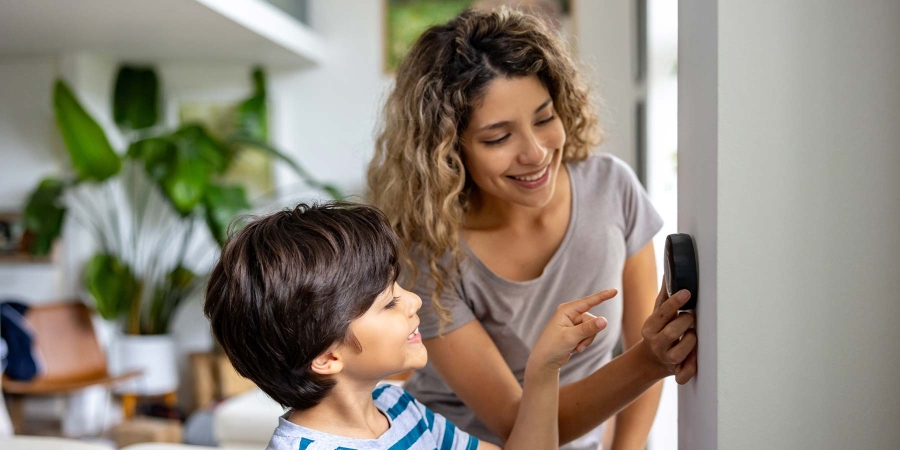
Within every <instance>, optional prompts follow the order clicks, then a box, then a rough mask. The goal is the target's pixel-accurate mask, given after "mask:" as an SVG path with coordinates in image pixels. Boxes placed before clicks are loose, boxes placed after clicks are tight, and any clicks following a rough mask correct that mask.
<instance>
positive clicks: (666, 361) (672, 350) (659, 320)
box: [641, 282, 697, 384]
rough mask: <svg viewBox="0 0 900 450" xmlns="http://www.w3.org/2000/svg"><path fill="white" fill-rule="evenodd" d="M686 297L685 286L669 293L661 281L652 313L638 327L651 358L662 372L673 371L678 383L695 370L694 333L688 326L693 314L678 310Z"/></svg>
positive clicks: (683, 381)
mask: <svg viewBox="0 0 900 450" xmlns="http://www.w3.org/2000/svg"><path fill="white" fill-rule="evenodd" d="M664 283H665V282H664ZM690 298H691V293H690V292H688V291H686V290H681V291H678V292H676V293H675V294H674V295H673V296H672V297H669V295H668V293H667V292H666V287H665V284H663V286H662V287H661V288H660V290H659V295H658V296H657V297H656V307H655V308H654V310H653V314H652V315H651V316H650V317H648V318H647V320H646V321H645V322H644V327H643V329H641V335H642V336H643V338H644V342H643V343H644V344H646V346H647V347H648V349H649V350H650V353H651V354H652V356H650V359H651V360H652V362H653V363H654V364H656V365H657V366H659V367H661V368H662V369H663V371H664V374H665V376H668V375H673V374H674V375H675V381H677V382H678V384H684V383H687V382H688V380H690V379H691V378H693V377H694V375H696V374H697V333H696V332H695V331H694V329H693V328H692V326H693V325H694V315H693V314H692V313H689V312H682V313H679V312H678V309H679V308H681V307H682V306H684V304H685V303H687V301H688V300H689V299H690Z"/></svg>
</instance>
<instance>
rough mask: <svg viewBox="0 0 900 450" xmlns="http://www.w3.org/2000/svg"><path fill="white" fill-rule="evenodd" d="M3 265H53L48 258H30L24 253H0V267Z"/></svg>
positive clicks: (51, 260) (51, 259)
mask: <svg viewBox="0 0 900 450" xmlns="http://www.w3.org/2000/svg"><path fill="white" fill-rule="evenodd" d="M4 264H14V265H22V264H53V258H51V257H50V256H31V255H29V254H25V253H12V254H10V253H0V265H4Z"/></svg>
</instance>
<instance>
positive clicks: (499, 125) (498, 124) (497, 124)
mask: <svg viewBox="0 0 900 450" xmlns="http://www.w3.org/2000/svg"><path fill="white" fill-rule="evenodd" d="M551 102H553V99H552V98H548V99H547V101H545V102H544V103H541V106H538V107H537V109H535V110H534V113H535V114H537V113H539V112H541V110H542V109H544V108H546V107H547V106H549V105H550V103H551ZM507 125H509V121H508V120H504V121H502V122H495V123H492V124H490V125H485V126H483V127H481V128H479V129H477V130H475V132H476V133H477V132H479V131H484V130H493V129H495V128H503V127H505V126H507Z"/></svg>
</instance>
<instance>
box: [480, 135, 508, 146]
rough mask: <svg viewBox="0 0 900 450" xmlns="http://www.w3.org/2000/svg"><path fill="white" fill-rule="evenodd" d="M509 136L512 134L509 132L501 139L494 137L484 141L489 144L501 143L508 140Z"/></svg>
mask: <svg viewBox="0 0 900 450" xmlns="http://www.w3.org/2000/svg"><path fill="white" fill-rule="evenodd" d="M509 136H510V135H509V134H507V135H505V136H503V137H502V138H500V139H494V140H493V141H484V143H485V144H487V145H499V144H502V143H504V142H506V140H507V139H509Z"/></svg>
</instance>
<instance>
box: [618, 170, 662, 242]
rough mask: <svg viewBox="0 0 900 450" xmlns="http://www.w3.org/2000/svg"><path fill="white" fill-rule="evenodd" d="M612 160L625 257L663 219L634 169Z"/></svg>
mask: <svg viewBox="0 0 900 450" xmlns="http://www.w3.org/2000/svg"><path fill="white" fill-rule="evenodd" d="M613 161H614V165H615V166H614V170H615V172H616V175H617V177H616V179H617V182H618V188H619V191H620V192H621V193H622V207H623V208H624V213H625V229H624V232H625V250H626V258H631V257H632V256H634V255H635V254H636V253H637V252H639V251H640V250H641V249H642V248H644V246H645V245H647V243H648V242H650V240H651V239H653V236H654V235H656V233H658V232H659V230H660V229H662V225H663V220H662V217H660V215H659V213H657V212H656V208H654V207H653V203H651V202H650V197H649V196H648V195H647V191H646V190H645V189H644V186H642V185H641V182H640V180H638V177H637V175H635V173H634V170H632V169H631V167H629V166H628V164H626V163H625V162H624V161H622V160H620V159H618V158H614V159H613Z"/></svg>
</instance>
